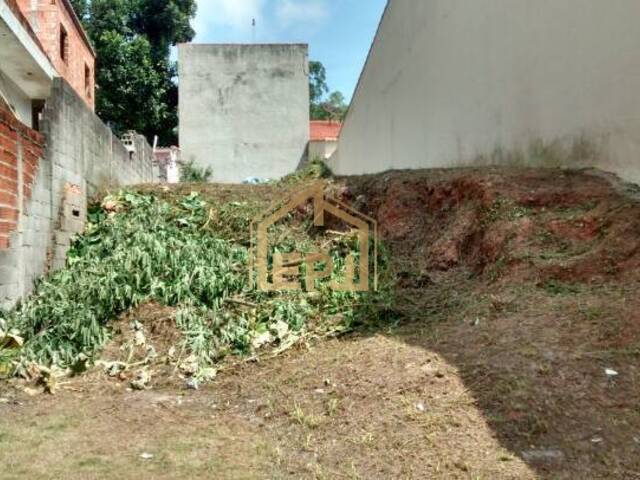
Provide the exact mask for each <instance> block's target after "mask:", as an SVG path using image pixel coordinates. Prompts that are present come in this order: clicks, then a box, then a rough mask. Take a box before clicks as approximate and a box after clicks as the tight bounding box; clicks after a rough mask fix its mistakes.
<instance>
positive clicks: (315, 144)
mask: <svg viewBox="0 0 640 480" xmlns="http://www.w3.org/2000/svg"><path fill="white" fill-rule="evenodd" d="M337 148H338V142H337V140H312V141H310V142H309V152H308V156H309V160H316V159H320V160H323V161H326V160H327V159H329V158H330V157H331V155H333V154H334V152H335V151H336V149H337Z"/></svg>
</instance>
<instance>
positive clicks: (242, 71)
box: [178, 44, 309, 183]
mask: <svg viewBox="0 0 640 480" xmlns="http://www.w3.org/2000/svg"><path fill="white" fill-rule="evenodd" d="M178 57H179V62H178V66H179V69H180V72H179V76H180V99H179V101H180V107H179V111H180V122H179V123H180V148H181V150H182V160H183V161H185V162H190V161H194V162H195V163H196V164H197V165H199V166H203V167H204V166H209V167H212V169H213V176H212V181H216V182H225V183H240V182H242V181H243V180H244V179H246V178H247V177H260V178H271V179H277V178H280V177H283V176H284V175H287V174H289V173H292V172H294V171H295V170H296V168H297V167H298V166H299V165H300V164H301V162H302V161H303V160H304V158H305V152H306V148H307V143H308V141H309V77H308V74H309V67H308V63H309V62H308V47H307V45H291V44H272V45H254V44H251V45H197V44H183V45H179V47H178Z"/></svg>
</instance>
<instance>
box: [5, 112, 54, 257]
mask: <svg viewBox="0 0 640 480" xmlns="http://www.w3.org/2000/svg"><path fill="white" fill-rule="evenodd" d="M43 146H44V138H43V136H42V135H41V134H40V133H38V132H36V131H35V130H32V129H30V128H28V127H26V126H24V125H23V124H22V123H21V122H20V121H18V120H17V119H16V118H15V117H14V116H13V114H12V113H11V112H9V111H8V110H7V109H5V108H3V107H1V106H0V249H7V248H9V247H10V244H11V235H12V234H13V233H14V232H15V231H16V229H17V226H18V220H19V216H20V211H21V209H22V208H24V206H26V205H27V204H28V203H29V201H30V200H31V194H32V191H33V184H34V182H35V178H36V173H37V170H38V164H39V161H40V159H41V158H42V154H43ZM20 201H22V204H23V205H20V204H19V202H20Z"/></svg>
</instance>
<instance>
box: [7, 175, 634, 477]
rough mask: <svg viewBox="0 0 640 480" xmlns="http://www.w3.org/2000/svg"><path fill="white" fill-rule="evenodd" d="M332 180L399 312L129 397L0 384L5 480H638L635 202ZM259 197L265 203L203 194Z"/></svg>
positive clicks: (599, 192) (506, 180) (557, 179)
mask: <svg viewBox="0 0 640 480" xmlns="http://www.w3.org/2000/svg"><path fill="white" fill-rule="evenodd" d="M180 188H182V189H187V190H188V189H189V188H195V187H193V186H192V187H180ZM247 188H248V187H247ZM332 188H333V190H334V192H335V193H336V194H337V195H339V196H340V197H341V198H343V199H344V200H348V201H350V202H351V203H352V204H354V206H355V207H356V208H359V209H361V210H362V211H364V212H365V213H368V214H370V215H372V216H374V217H375V218H377V219H378V221H379V222H380V229H381V234H382V237H383V239H384V240H385V242H386V244H387V245H388V246H389V247H390V249H391V252H392V255H391V258H392V267H393V270H394V275H395V276H396V284H397V305H396V306H395V308H394V311H392V312H389V311H381V312H379V317H380V318H379V319H378V320H379V321H378V322H377V323H376V326H375V327H368V328H363V329H361V330H359V331H357V332H355V333H352V334H349V335H346V336H343V337H341V338H333V339H325V340H317V339H316V340H308V341H307V342H305V343H301V344H299V345H298V346H297V347H296V348H294V349H292V350H289V351H288V352H286V353H285V354H283V355H281V356H279V357H276V358H270V359H263V360H261V361H254V362H249V361H246V360H243V359H237V358H236V359H230V360H228V362H227V364H226V366H225V368H224V369H223V370H222V372H221V373H220V374H219V375H218V377H217V379H216V380H215V381H214V382H213V383H212V384H209V385H207V386H205V387H203V388H201V389H200V390H198V391H192V390H186V389H185V388H184V386H183V385H182V384H181V383H179V382H177V381H173V380H172V378H171V372H168V373H167V375H166V376H165V377H164V381H158V382H157V383H156V384H155V385H154V387H153V388H152V389H151V390H147V391H143V392H135V391H130V390H128V389H127V387H128V384H127V383H126V382H120V381H118V380H115V379H106V378H105V376H104V375H103V374H102V373H101V372H97V371H95V372H90V373H89V374H86V375H84V376H81V377H77V378H74V379H71V380H69V381H68V382H67V383H65V384H63V385H61V387H60V389H59V392H58V393H57V394H56V395H35V396H30V395H29V394H28V393H27V392H25V389H24V385H23V384H21V383H19V382H16V381H12V382H8V383H4V384H2V386H1V387H0V398H1V400H0V415H1V417H0V418H2V420H1V421H0V447H1V448H0V461H1V462H2V465H3V470H2V472H3V473H2V475H1V476H2V477H3V478H65V479H66V478H70V479H74V478H77V479H88V478H96V479H98V478H100V479H102V478H140V477H142V478H167V479H168V478H171V479H175V478H225V479H226V478H229V479H236V478H238V479H241V478H248V479H252V478H327V479H334V478H363V479H365V478H380V479H386V478H416V479H422V478H460V479H498V478H500V479H502V478H504V479H510V478H513V479H527V478H549V479H576V478H580V479H582V478H589V479H591V478H593V479H600V478H602V479H633V478H640V408H639V407H638V405H640V384H639V382H640V370H639V367H640V363H639V355H640V328H639V327H640V295H639V294H638V291H639V290H638V287H639V280H640V276H639V273H638V268H637V267H638V265H639V263H640V203H639V202H638V200H637V199H636V198H635V195H637V192H635V191H634V190H633V189H631V188H630V187H628V186H625V185H622V184H620V183H619V182H617V181H616V180H615V179H612V178H609V177H606V176H603V175H602V174H599V173H597V172H565V171H556V170H542V171H541V170H487V169H485V170H482V171H480V170H477V171H476V170H454V171H435V172H410V173H408V172H393V173H389V174H383V175H378V176H371V177H359V178H348V179H338V180H336V181H335V182H334V184H333V186H332ZM256 191H257V192H258V195H257V196H258V197H259V198H261V199H264V201H267V200H268V199H269V198H270V197H272V196H273V195H276V194H277V192H274V191H272V190H271V187H266V188H264V189H260V188H258V189H257V190H256V187H252V189H251V190H247V189H246V188H244V187H243V188H239V189H237V190H234V189H228V188H226V187H225V188H222V187H205V188H203V194H205V195H210V198H211V199H213V200H215V199H216V198H218V199H220V198H223V199H224V200H223V201H224V202H233V201H236V200H237V199H238V198H243V197H244V198H246V197H247V195H248V192H256ZM165 193H166V194H167V195H170V194H173V193H175V192H165ZM219 201H220V200H219ZM145 308H146V310H145ZM134 315H139V316H140V317H141V318H142V317H145V318H144V321H145V322H153V321H154V318H156V319H157V321H164V320H163V319H166V317H167V312H166V311H165V310H163V309H158V308H156V307H155V306H149V307H148V308H147V307H143V308H142V309H141V310H140V311H139V312H134ZM380 320H383V321H380ZM147 454H148V455H147Z"/></svg>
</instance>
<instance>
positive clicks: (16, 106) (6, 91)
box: [0, 69, 33, 127]
mask: <svg viewBox="0 0 640 480" xmlns="http://www.w3.org/2000/svg"><path fill="white" fill-rule="evenodd" d="M0 96H1V98H2V99H4V100H5V101H6V102H7V103H8V104H9V106H10V107H11V109H12V110H13V112H14V113H15V114H16V117H17V118H18V120H20V121H21V122H22V123H24V124H25V125H27V126H29V127H31V126H32V125H31V124H32V118H31V117H32V116H33V115H32V113H31V99H30V98H29V97H28V96H27V94H26V93H24V92H23V91H22V90H20V89H19V88H18V87H17V86H16V84H15V83H13V82H12V81H11V80H10V79H9V78H8V77H7V76H6V75H4V74H3V73H2V70H1V69H0Z"/></svg>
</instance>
